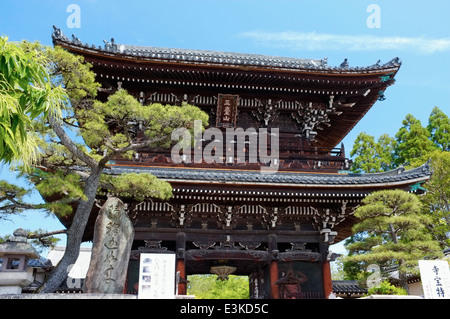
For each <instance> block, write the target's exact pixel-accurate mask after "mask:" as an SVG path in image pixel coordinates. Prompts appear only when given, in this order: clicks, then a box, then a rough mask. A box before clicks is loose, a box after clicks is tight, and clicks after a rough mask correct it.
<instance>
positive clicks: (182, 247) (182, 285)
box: [175, 233, 187, 295]
mask: <svg viewBox="0 0 450 319" xmlns="http://www.w3.org/2000/svg"><path fill="white" fill-rule="evenodd" d="M176 245H177V246H176V247H177V263H176V269H175V272H176V273H178V272H179V275H180V281H179V283H178V294H179V295H186V293H187V281H186V279H187V278H186V234H185V233H178V234H177V239H176Z"/></svg>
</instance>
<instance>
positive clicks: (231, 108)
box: [216, 94, 239, 127]
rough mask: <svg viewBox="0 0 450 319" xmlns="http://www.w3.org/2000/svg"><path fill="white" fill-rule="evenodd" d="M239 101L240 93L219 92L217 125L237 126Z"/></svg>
mask: <svg viewBox="0 0 450 319" xmlns="http://www.w3.org/2000/svg"><path fill="white" fill-rule="evenodd" d="M238 103H239V96H238V95H232V94H219V96H218V99H217V114H216V126H217V127H236V117H237V107H238Z"/></svg>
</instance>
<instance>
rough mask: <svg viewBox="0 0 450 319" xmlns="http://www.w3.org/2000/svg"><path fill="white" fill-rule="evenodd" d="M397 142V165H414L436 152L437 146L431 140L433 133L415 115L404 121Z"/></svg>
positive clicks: (407, 117) (408, 116)
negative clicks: (421, 158)
mask: <svg viewBox="0 0 450 319" xmlns="http://www.w3.org/2000/svg"><path fill="white" fill-rule="evenodd" d="M395 137H396V140H397V148H396V159H395V161H396V164H397V165H402V164H404V163H411V164H412V163H414V162H415V160H416V159H417V158H420V157H422V156H424V155H426V154H428V153H430V152H432V151H434V150H436V148H437V146H436V145H435V144H434V143H433V141H432V140H431V133H430V132H429V131H428V130H427V129H426V128H424V127H423V126H422V124H421V123H420V121H419V120H418V119H416V118H415V117H414V116H413V115H411V114H408V115H407V116H406V118H405V119H404V120H403V127H401V128H400V129H399V131H398V132H397V134H396V135H395Z"/></svg>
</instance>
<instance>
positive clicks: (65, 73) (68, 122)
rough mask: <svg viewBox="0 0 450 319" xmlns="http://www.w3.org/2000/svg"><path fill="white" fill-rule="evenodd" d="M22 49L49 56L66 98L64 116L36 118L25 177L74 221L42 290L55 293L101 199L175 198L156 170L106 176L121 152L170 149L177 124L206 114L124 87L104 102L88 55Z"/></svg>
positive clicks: (124, 154)
mask: <svg viewBox="0 0 450 319" xmlns="http://www.w3.org/2000/svg"><path fill="white" fill-rule="evenodd" d="M24 47H25V48H26V50H29V51H31V50H35V51H39V52H40V54H41V55H45V56H46V57H47V59H48V60H47V64H46V67H47V69H48V73H49V75H50V79H51V84H52V85H53V86H59V85H61V86H63V87H64V89H65V90H66V92H67V96H68V100H65V101H64V103H65V105H64V110H63V112H62V114H61V116H60V117H57V116H55V114H48V117H46V118H44V117H37V118H35V119H34V121H32V122H31V123H30V129H31V130H32V131H35V132H36V133H37V135H38V139H37V141H38V142H37V143H38V146H39V150H40V154H39V158H38V160H37V164H36V165H35V169H33V170H31V171H29V172H28V173H27V176H28V177H29V178H30V180H31V181H32V182H33V183H35V185H36V188H37V190H38V191H39V192H40V194H41V195H42V197H43V198H44V200H45V201H46V206H45V208H46V209H48V210H49V211H52V212H54V213H55V214H57V215H59V216H64V215H71V220H72V222H71V226H70V228H69V229H67V232H66V233H67V244H66V250H65V254H64V256H63V257H62V259H61V260H60V262H59V264H58V265H57V266H56V267H55V268H54V269H53V271H52V272H51V274H50V277H49V278H48V280H47V281H46V282H45V283H44V285H43V286H42V287H41V288H40V290H39V291H40V292H53V291H54V290H55V289H57V288H58V287H59V285H60V284H61V282H62V281H63V280H64V279H65V278H66V276H67V270H68V269H69V266H70V265H71V264H74V263H75V261H76V259H77V257H78V254H79V250H80V245H81V242H82V240H83V234H84V231H85V227H86V225H87V222H88V219H89V215H90V213H91V211H92V208H93V205H94V203H95V202H96V200H97V199H99V197H98V196H100V199H101V196H105V195H106V194H112V195H116V196H117V195H118V196H121V197H136V198H140V199H144V198H149V197H154V198H161V199H167V198H170V197H171V196H172V189H171V187H170V185H169V184H168V183H167V182H163V181H160V180H158V179H157V178H155V177H154V176H152V175H150V174H139V175H136V174H135V175H129V174H127V175H122V176H117V177H114V178H113V177H111V176H104V174H103V171H104V169H105V167H106V165H107V163H108V161H110V160H111V159H113V158H114V157H116V156H122V157H126V158H131V157H132V156H134V155H135V153H136V152H137V151H139V150H141V149H143V148H147V149H148V148H154V147H168V146H169V145H170V143H172V141H171V132H172V131H173V130H174V129H176V128H186V129H189V130H191V131H192V130H193V123H194V120H200V121H201V123H202V125H203V126H206V125H207V123H208V115H207V114H206V113H204V112H203V111H201V110H200V109H199V108H197V107H195V106H192V105H188V104H186V105H183V106H182V107H179V106H173V105H161V104H151V105H142V104H141V103H140V102H139V101H137V100H136V99H135V98H134V97H133V96H131V95H129V94H128V93H127V92H126V91H125V90H118V91H117V92H115V93H114V94H112V95H111V96H110V97H109V99H108V100H107V101H106V102H101V101H98V100H95V98H96V93H97V90H98V88H99V84H97V83H96V82H95V75H94V73H93V72H92V70H91V65H90V64H88V63H85V62H84V60H83V58H82V57H80V56H74V55H72V54H70V53H69V52H67V51H65V50H63V49H61V48H58V47H57V48H47V47H41V46H40V45H39V44H38V43H35V44H28V43H27V44H24Z"/></svg>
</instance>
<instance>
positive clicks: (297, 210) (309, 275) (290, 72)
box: [53, 28, 429, 299]
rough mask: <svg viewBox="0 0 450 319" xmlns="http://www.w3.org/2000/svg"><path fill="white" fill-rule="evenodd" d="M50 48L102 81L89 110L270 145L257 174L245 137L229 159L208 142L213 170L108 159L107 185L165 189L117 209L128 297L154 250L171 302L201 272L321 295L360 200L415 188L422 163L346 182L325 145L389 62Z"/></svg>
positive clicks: (274, 293) (71, 42) (256, 288)
mask: <svg viewBox="0 0 450 319" xmlns="http://www.w3.org/2000/svg"><path fill="white" fill-rule="evenodd" d="M53 42H54V45H55V46H60V47H62V48H65V49H67V50H68V51H70V52H72V53H74V54H79V55H82V56H83V57H84V58H85V60H86V61H87V62H89V63H91V64H92V66H93V70H94V72H95V73H96V79H97V81H98V82H99V83H101V84H102V87H101V89H100V90H99V96H98V98H99V99H102V100H106V99H107V97H108V96H109V95H110V94H113V93H114V92H116V91H117V90H119V89H121V88H124V89H126V90H127V91H128V92H129V93H130V94H132V95H133V96H135V97H136V98H137V99H138V100H139V101H141V103H142V104H143V105H147V104H149V103H162V104H174V105H179V106H180V107H183V105H184V103H189V104H193V105H196V106H198V107H200V108H201V109H202V110H203V111H205V112H206V113H208V114H209V124H210V127H215V128H217V129H219V130H221V131H222V132H225V130H226V129H227V128H242V130H243V131H244V133H245V132H246V134H247V135H250V134H251V132H256V133H258V132H261V131H260V130H261V129H265V130H266V131H265V133H267V134H268V136H269V135H270V136H275V138H276V141H278V151H279V154H278V157H277V158H276V159H274V161H276V166H277V169H276V172H271V173H263V172H262V171H261V168H264V167H266V166H267V165H268V163H266V162H264V161H262V160H261V159H258V161H257V162H252V161H250V160H249V152H250V151H251V147H252V146H251V142H252V140H251V136H247V139H246V140H245V147H244V149H243V153H238V152H237V151H238V150H237V149H236V148H235V147H236V146H232V147H233V150H234V151H236V152H234V153H233V156H228V155H226V154H228V153H227V152H226V151H227V149H228V148H229V147H231V146H230V144H226V143H223V144H221V145H222V147H223V152H222V156H221V157H220V158H219V160H216V161H214V162H213V163H211V162H209V163H208V162H205V161H202V162H199V163H192V162H191V163H186V162H183V163H175V162H174V161H173V159H172V158H171V156H170V155H171V152H170V150H154V149H142V150H139V151H138V152H137V154H136V156H135V158H134V159H133V160H126V159H123V158H117V159H115V161H114V162H111V165H110V169H109V170H108V173H109V174H121V173H127V172H135V173H136V172H142V173H151V174H153V175H155V176H156V177H158V178H160V179H162V180H166V181H168V182H169V183H170V184H171V185H172V188H173V194H174V195H173V198H171V199H170V200H169V201H164V202H163V201H158V200H155V199H148V200H146V201H144V202H129V203H127V204H128V214H129V217H130V218H131V220H132V222H133V224H134V228H135V238H134V244H133V251H132V253H131V257H130V258H131V259H130V264H129V269H128V285H127V292H128V293H136V285H135V284H136V281H137V277H138V272H137V267H138V261H139V256H140V254H141V253H142V252H156V253H172V254H176V272H177V273H178V275H179V278H180V282H179V285H178V292H179V293H180V294H185V293H186V279H187V276H188V275H190V274H205V273H211V272H212V271H213V272H214V273H218V274H220V275H223V276H226V275H227V274H228V273H233V274H236V275H246V276H249V278H250V295H251V298H255V299H257V298H327V297H328V296H329V295H330V293H331V287H332V286H331V272H330V264H329V263H330V260H332V259H333V257H334V256H333V255H332V254H330V251H329V246H330V244H332V243H333V242H338V241H340V240H343V239H345V238H346V237H348V236H349V235H351V226H352V225H353V224H354V223H355V218H354V217H353V213H354V210H355V208H356V207H357V206H358V205H359V204H360V203H361V200H362V199H363V198H364V197H365V196H367V195H368V194H370V193H371V192H373V191H376V190H380V189H388V188H400V189H404V190H411V186H412V185H414V184H416V183H420V182H423V181H424V180H426V179H427V178H428V177H429V168H428V167H427V166H424V167H421V168H418V169H415V170H410V171H404V170H402V169H399V170H396V171H393V172H388V173H382V174H362V175H359V174H350V173H349V172H348V171H347V170H348V169H349V165H350V162H349V160H348V159H347V158H346V157H345V150H344V147H343V145H341V146H340V147H337V145H339V144H340V143H341V141H342V139H343V138H344V137H345V136H346V135H347V134H348V132H349V131H350V130H351V129H352V128H353V127H354V125H356V123H358V121H359V120H360V119H361V118H362V117H363V116H364V114H365V113H366V112H367V111H368V110H369V109H370V108H371V107H372V106H373V104H374V103H375V102H376V101H377V100H383V99H384V92H385V90H386V89H387V87H388V86H390V85H392V84H393V83H394V77H395V74H396V73H397V71H398V70H399V68H400V62H399V60H398V59H397V58H396V59H393V60H391V61H389V62H387V63H385V64H383V65H380V64H374V65H371V66H368V67H349V66H348V65H347V64H342V65H341V66H339V67H331V66H329V65H328V64H327V60H326V59H321V60H313V59H298V58H282V57H271V56H262V55H254V54H244V53H228V52H216V51H201V50H187V49H168V48H155V47H138V46H130V45H122V44H117V43H115V42H114V39H111V42H109V41H105V46H104V47H96V46H90V45H87V44H83V43H82V42H81V41H80V40H79V39H77V38H76V37H72V39H69V38H67V37H66V36H65V35H64V34H63V33H62V32H61V30H59V29H58V28H54V32H53ZM249 129H250V130H249ZM251 129H254V130H255V131H251ZM136 134H137V136H139V127H138V125H137V126H136ZM271 138H272V137H270V138H269V137H268V138H267V141H268V145H269V150H270V151H271V150H274V149H273V148H272V149H271V145H272V144H270V142H271V141H272V139H271ZM222 142H223V141H222ZM229 142H230V141H229ZM208 143H209V142H208V141H205V142H204V143H203V144H199V147H200V148H204V147H206V146H207V144H208ZM235 144H236V143H235ZM256 149H257V150H258V151H259V148H256ZM188 155H189V154H188ZM239 156H241V157H242V158H238V157H239ZM274 161H272V164H274ZM95 213H96V212H95V211H94V212H93V213H92V214H91V215H92V218H91V219H92V220H91V222H90V223H89V224H88V227H87V229H86V233H85V237H84V238H85V240H89V239H90V238H91V236H92V229H93V223H94V221H95V215H96V214H95ZM62 222H63V223H70V221H62ZM174 275H175V274H174Z"/></svg>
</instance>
